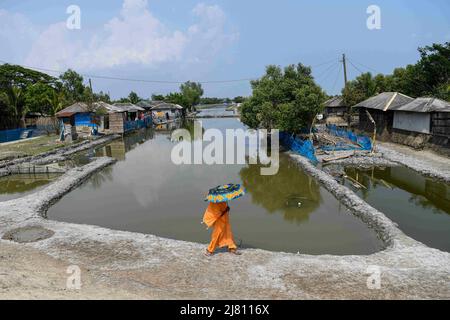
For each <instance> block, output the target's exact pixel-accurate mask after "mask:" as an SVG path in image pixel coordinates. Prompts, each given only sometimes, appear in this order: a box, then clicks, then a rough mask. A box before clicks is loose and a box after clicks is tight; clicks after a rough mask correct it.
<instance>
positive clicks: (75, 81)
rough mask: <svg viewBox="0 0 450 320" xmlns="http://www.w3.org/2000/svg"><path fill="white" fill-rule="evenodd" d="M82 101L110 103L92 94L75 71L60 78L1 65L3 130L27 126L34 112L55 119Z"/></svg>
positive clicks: (105, 96)
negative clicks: (64, 109)
mask: <svg viewBox="0 0 450 320" xmlns="http://www.w3.org/2000/svg"><path fill="white" fill-rule="evenodd" d="M78 101H81V102H93V101H106V102H108V101H110V97H109V95H108V94H106V93H103V92H102V91H100V92H99V93H94V92H92V90H91V89H90V87H89V86H85V85H84V81H83V77H82V76H81V75H79V74H78V73H77V72H75V71H73V70H71V69H69V70H67V71H66V72H64V73H63V74H61V75H60V76H59V77H57V78H56V77H53V76H50V75H48V74H45V73H42V72H39V71H36V70H31V69H28V68H24V67H22V66H19V65H11V64H3V65H0V129H11V128H17V127H21V128H23V127H25V116H26V115H27V114H28V113H30V112H33V113H39V114H41V115H46V116H50V117H54V116H55V114H56V113H57V112H58V111H60V110H62V109H63V108H65V107H67V106H69V105H71V104H73V103H74V102H78Z"/></svg>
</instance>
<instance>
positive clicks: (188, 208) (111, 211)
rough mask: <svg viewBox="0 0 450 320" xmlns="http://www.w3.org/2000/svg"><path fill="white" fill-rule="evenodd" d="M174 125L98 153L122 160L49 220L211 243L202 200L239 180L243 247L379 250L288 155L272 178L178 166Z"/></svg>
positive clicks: (246, 169) (235, 209)
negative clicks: (172, 133) (173, 151)
mask: <svg viewBox="0 0 450 320" xmlns="http://www.w3.org/2000/svg"><path fill="white" fill-rule="evenodd" d="M202 123H203V127H204V128H205V129H207V128H217V129H220V130H225V129H226V128H242V127H243V125H242V124H241V123H240V122H239V121H238V120H237V119H234V118H229V119H203V121H202ZM171 126H172V127H158V129H157V130H152V129H147V130H142V131H140V132H137V133H135V134H132V135H128V136H126V137H125V138H124V139H123V140H117V141H113V142H112V143H110V144H109V145H107V146H106V147H102V148H100V149H98V150H96V151H95V155H97V156H100V155H107V156H112V157H115V158H117V159H118V160H119V161H118V162H117V163H116V164H114V165H113V166H111V167H108V168H106V169H104V170H103V171H101V172H99V173H97V174H95V175H93V176H92V177H91V178H90V179H89V180H88V181H86V182H85V183H84V184H83V185H82V186H80V187H79V188H77V189H76V190H74V191H72V192H71V193H69V194H68V195H66V196H65V197H63V198H62V199H61V200H60V201H59V202H58V203H56V204H55V205H54V206H53V207H51V208H50V209H49V210H48V213H47V215H48V217H49V218H50V219H55V220H60V221H68V222H75V223H85V224H93V225H99V226H103V227H108V228H113V229H118V230H128V231H136V232H142V233H149V234H155V235H159V236H163V237H167V238H172V239H179V240H187V241H196V242H201V243H207V242H208V241H209V232H208V231H206V230H205V227H204V225H202V224H201V223H200V222H201V219H202V215H203V212H204V210H205V208H206V205H207V203H206V202H204V201H203V199H204V196H205V194H206V192H207V191H208V189H210V188H212V187H215V186H217V185H219V184H223V183H227V182H233V183H242V184H243V185H244V186H245V188H246V189H247V192H248V193H247V195H245V196H244V197H242V198H240V199H238V200H235V201H233V202H231V203H230V207H231V216H230V219H231V223H232V228H233V232H234V234H235V240H236V242H237V243H238V244H240V245H241V246H242V247H244V248H245V247H247V248H248V247H254V248H263V249H268V250H274V251H288V252H301V253H310V254H323V253H330V254H368V253H373V252H376V251H378V250H380V249H381V243H380V241H379V240H378V239H377V237H376V235H375V234H374V232H373V231H372V230H370V229H369V228H368V227H367V226H366V225H365V224H363V223H362V222H361V221H360V220H358V219H357V218H356V217H354V216H353V215H352V214H351V213H349V212H348V211H347V210H346V209H345V207H343V206H341V205H340V204H339V202H338V201H337V200H336V199H335V198H334V197H333V196H332V195H331V194H330V193H329V192H328V191H326V190H325V189H324V188H322V187H321V186H320V185H319V184H318V183H317V182H316V181H315V180H314V179H313V178H311V177H310V176H308V175H306V174H305V173H303V172H302V171H301V170H300V169H299V168H298V167H297V166H296V165H295V163H294V162H292V161H291V160H290V159H289V158H288V157H287V156H286V155H283V154H281V155H280V162H281V163H280V169H279V171H278V173H277V174H276V175H273V176H262V175H260V166H259V165H175V164H173V163H172V162H171V158H170V153H171V149H172V147H173V146H174V145H175V142H172V141H171V139H170V130H171V129H173V124H171ZM187 128H188V129H189V128H192V124H188V125H187ZM299 203H300V204H299Z"/></svg>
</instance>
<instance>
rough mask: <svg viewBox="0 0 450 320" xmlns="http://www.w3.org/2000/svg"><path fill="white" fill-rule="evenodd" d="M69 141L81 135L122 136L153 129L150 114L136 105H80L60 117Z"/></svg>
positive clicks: (59, 114)
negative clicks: (127, 133)
mask: <svg viewBox="0 0 450 320" xmlns="http://www.w3.org/2000/svg"><path fill="white" fill-rule="evenodd" d="M56 116H57V118H58V119H59V120H60V122H61V128H62V129H63V131H64V135H65V136H66V137H67V138H68V139H73V140H76V139H77V137H78V135H79V134H82V135H91V134H96V133H103V134H107V133H119V134H124V133H126V132H129V131H132V130H135V129H138V128H143V127H149V126H151V124H152V121H151V115H150V113H147V114H146V113H145V109H143V108H141V107H138V106H135V105H133V104H124V103H118V104H114V105H111V104H108V103H106V102H103V101H99V102H94V103H92V104H91V105H88V104H87V103H84V102H77V103H74V104H73V105H71V106H69V107H67V108H65V109H63V110H61V111H59V112H58V113H57V114H56Z"/></svg>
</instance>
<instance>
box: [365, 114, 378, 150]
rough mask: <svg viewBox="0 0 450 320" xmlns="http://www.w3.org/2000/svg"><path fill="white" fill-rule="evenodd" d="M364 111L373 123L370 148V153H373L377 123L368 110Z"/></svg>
mask: <svg viewBox="0 0 450 320" xmlns="http://www.w3.org/2000/svg"><path fill="white" fill-rule="evenodd" d="M366 113H367V117H369V120H370V122H372V124H373V137H372V150H370V153H373V151H374V149H375V140H376V139H377V124H376V123H375V120H374V119H373V118H372V115H371V114H370V112H369V111H367V109H366Z"/></svg>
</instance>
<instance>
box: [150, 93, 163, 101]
mask: <svg viewBox="0 0 450 320" xmlns="http://www.w3.org/2000/svg"><path fill="white" fill-rule="evenodd" d="M164 99H165V97H164V95H162V94H152V100H153V101H164Z"/></svg>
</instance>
